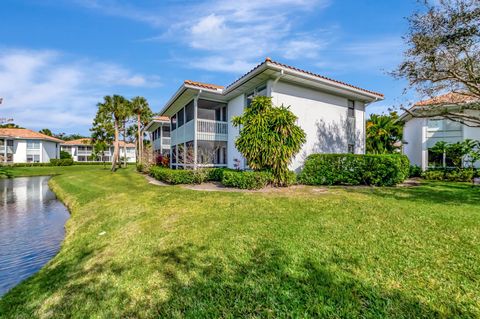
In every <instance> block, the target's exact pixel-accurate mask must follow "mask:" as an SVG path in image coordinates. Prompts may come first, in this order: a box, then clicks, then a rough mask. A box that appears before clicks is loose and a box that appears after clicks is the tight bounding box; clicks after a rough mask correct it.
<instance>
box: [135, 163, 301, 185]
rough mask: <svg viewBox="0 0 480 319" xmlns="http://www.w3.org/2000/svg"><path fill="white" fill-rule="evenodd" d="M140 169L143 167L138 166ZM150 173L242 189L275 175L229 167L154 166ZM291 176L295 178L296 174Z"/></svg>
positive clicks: (172, 179)
mask: <svg viewBox="0 0 480 319" xmlns="http://www.w3.org/2000/svg"><path fill="white" fill-rule="evenodd" d="M138 169H139V170H141V169H143V167H138ZM149 174H150V175H151V176H152V177H154V178H155V179H158V180H159V181H162V182H165V183H168V184H172V185H177V184H201V183H204V182H209V181H217V182H221V183H222V184H223V185H224V186H227V187H236V188H241V189H260V188H263V187H265V186H267V185H269V184H271V183H272V182H273V175H272V174H271V173H269V172H254V171H237V170H232V169H228V168H207V169H199V170H174V169H170V168H165V167H159V166H154V167H151V168H150V171H149ZM292 174H293V175H291V176H292V177H291V178H290V179H291V180H294V179H295V174H294V173H293V172H292Z"/></svg>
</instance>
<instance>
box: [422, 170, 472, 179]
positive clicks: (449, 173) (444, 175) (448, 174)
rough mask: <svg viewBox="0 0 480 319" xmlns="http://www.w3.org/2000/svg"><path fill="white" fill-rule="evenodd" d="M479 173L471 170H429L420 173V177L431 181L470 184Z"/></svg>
mask: <svg viewBox="0 0 480 319" xmlns="http://www.w3.org/2000/svg"><path fill="white" fill-rule="evenodd" d="M478 176H479V173H478V171H476V170H473V169H471V168H465V169H450V170H449V169H429V170H426V171H425V172H423V173H422V177H423V178H425V179H426V180H431V181H449V182H471V181H472V179H473V178H474V177H478Z"/></svg>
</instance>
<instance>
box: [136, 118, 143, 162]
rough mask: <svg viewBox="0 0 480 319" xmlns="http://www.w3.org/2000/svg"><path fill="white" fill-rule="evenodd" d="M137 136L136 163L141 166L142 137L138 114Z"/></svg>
mask: <svg viewBox="0 0 480 319" xmlns="http://www.w3.org/2000/svg"><path fill="white" fill-rule="evenodd" d="M137 134H138V138H137V148H138V149H137V156H138V158H137V161H138V163H140V164H142V155H143V142H142V137H141V135H143V134H141V133H140V113H138V114H137Z"/></svg>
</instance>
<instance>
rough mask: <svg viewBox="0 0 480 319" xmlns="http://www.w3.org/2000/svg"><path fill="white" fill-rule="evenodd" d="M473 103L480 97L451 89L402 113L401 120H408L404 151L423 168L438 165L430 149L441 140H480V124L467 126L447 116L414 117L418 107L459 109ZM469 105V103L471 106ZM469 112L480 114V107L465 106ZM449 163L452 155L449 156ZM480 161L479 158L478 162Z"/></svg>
mask: <svg viewBox="0 0 480 319" xmlns="http://www.w3.org/2000/svg"><path fill="white" fill-rule="evenodd" d="M469 103H478V100H476V99H472V98H471V97H468V96H465V95H459V94H455V93H447V94H444V95H440V96H437V97H434V98H432V99H428V100H425V101H420V102H417V103H415V104H414V105H413V106H412V108H411V109H410V110H409V112H405V113H403V114H401V115H400V117H399V120H400V121H403V122H405V126H404V128H403V152H404V154H405V155H407V156H408V158H409V159H410V163H411V164H412V165H418V166H420V167H421V168H422V169H423V170H426V169H427V168H428V167H433V166H438V165H439V163H436V162H437V158H436V156H435V154H434V153H432V152H430V151H429V149H430V148H432V147H433V146H434V145H435V144H436V143H437V142H440V141H443V142H447V143H456V142H461V141H464V140H466V139H471V140H480V127H474V126H467V125H464V124H462V123H459V122H458V121H452V120H450V119H448V118H446V117H444V116H435V117H423V118H422V117H413V116H412V113H413V114H414V113H415V112H416V110H420V112H421V110H422V108H435V107H438V108H443V109H446V110H448V109H452V110H457V109H458V108H459V107H464V108H465V107H466V106H467V104H469ZM467 108H468V107H467ZM464 112H466V113H468V114H469V115H475V116H477V117H480V110H465V111H464ZM446 162H447V163H446V165H447V166H448V162H450V161H449V159H448V158H446ZM479 165H480V163H478V162H477V165H476V166H479Z"/></svg>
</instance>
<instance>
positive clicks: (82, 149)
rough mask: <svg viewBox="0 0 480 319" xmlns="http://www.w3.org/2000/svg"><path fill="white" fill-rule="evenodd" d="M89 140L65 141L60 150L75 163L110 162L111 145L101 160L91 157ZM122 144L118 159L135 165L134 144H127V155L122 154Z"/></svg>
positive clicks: (111, 154)
mask: <svg viewBox="0 0 480 319" xmlns="http://www.w3.org/2000/svg"><path fill="white" fill-rule="evenodd" d="M91 142H92V140H91V139H90V138H81V139H76V140H72V141H65V142H63V143H62V145H61V150H62V151H64V152H67V153H69V154H70V155H71V156H72V158H73V160H74V161H75V162H110V161H111V160H112V156H113V145H110V146H109V147H108V148H107V150H106V151H104V152H103V158H101V157H96V158H94V157H93V156H92V154H93V145H92V143H91ZM124 144H125V143H124V142H123V141H120V158H123V157H125V156H126V157H127V162H129V163H135V162H136V160H137V157H136V150H135V144H133V143H127V144H126V149H127V153H126V155H125V152H124Z"/></svg>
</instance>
